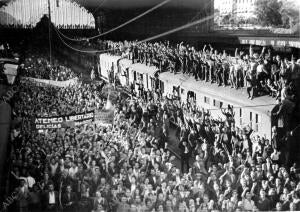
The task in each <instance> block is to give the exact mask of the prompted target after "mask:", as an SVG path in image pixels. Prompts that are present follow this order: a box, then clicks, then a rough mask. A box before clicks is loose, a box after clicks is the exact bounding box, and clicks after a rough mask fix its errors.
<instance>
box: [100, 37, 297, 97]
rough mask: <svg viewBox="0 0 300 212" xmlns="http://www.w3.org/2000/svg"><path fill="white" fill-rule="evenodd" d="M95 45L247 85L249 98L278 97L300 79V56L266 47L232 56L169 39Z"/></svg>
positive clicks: (221, 83)
mask: <svg viewBox="0 0 300 212" xmlns="http://www.w3.org/2000/svg"><path fill="white" fill-rule="evenodd" d="M98 46H99V48H100V49H107V50H110V51H109V52H110V53H111V54H117V55H123V56H127V57H128V58H130V59H131V60H132V62H133V63H136V62H138V63H144V64H146V65H149V66H153V65H154V66H156V67H157V68H158V70H160V71H161V72H163V71H170V72H172V73H174V74H176V73H183V74H187V75H191V76H194V77H195V79H196V80H202V81H206V82H211V83H217V84H218V86H231V87H232V88H236V89H239V88H247V92H248V98H250V99H253V98H254V97H256V96H260V95H266V94H267V95H270V96H272V97H274V98H275V97H277V98H278V97H279V96H280V92H281V90H282V88H283V87H284V86H286V85H288V86H289V87H290V89H291V90H293V89H294V88H295V87H297V85H298V84H299V81H300V59H298V60H296V58H295V57H293V56H292V57H291V58H282V57H280V56H279V55H274V54H273V52H272V51H271V49H267V48H266V47H263V48H262V51H261V53H260V54H258V53H255V52H254V51H253V48H252V46H250V49H249V52H246V51H238V49H236V51H235V54H234V56H231V55H230V54H228V53H227V52H226V51H225V50H223V51H221V52H220V51H218V50H217V49H214V48H213V47H212V46H211V45H208V46H206V45H205V46H204V47H203V49H201V50H199V51H198V50H196V49H195V48H194V47H192V46H189V45H188V44H186V45H184V44H183V42H181V43H180V44H177V45H176V46H174V45H171V44H170V42H168V41H167V42H155V43H151V42H138V41H125V42H113V41H98ZM281 79H282V80H281ZM297 88H298V87H297ZM298 92H300V91H298Z"/></svg>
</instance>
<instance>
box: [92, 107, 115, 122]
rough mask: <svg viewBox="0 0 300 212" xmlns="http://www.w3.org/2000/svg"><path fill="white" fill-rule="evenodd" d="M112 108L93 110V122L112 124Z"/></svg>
mask: <svg viewBox="0 0 300 212" xmlns="http://www.w3.org/2000/svg"><path fill="white" fill-rule="evenodd" d="M113 121H114V110H99V111H96V112H95V123H96V124H100V125H109V124H113Z"/></svg>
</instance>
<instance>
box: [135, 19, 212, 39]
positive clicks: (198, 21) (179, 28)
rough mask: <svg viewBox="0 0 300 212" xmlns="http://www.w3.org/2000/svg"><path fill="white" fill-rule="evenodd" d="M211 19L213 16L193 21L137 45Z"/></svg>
mask: <svg viewBox="0 0 300 212" xmlns="http://www.w3.org/2000/svg"><path fill="white" fill-rule="evenodd" d="M212 18H214V15H210V16H207V17H205V18H202V19H200V20H197V21H193V22H191V23H188V24H185V25H182V26H180V27H177V28H175V29H171V30H169V31H167V32H163V33H161V34H158V35H154V36H152V37H149V38H146V39H144V40H141V41H139V42H138V44H139V43H144V42H147V41H151V40H155V39H157V38H160V37H163V36H166V35H169V34H172V33H174V32H178V31H180V30H183V29H185V28H188V27H191V26H194V25H197V24H201V23H203V22H205V21H208V20H210V19H212Z"/></svg>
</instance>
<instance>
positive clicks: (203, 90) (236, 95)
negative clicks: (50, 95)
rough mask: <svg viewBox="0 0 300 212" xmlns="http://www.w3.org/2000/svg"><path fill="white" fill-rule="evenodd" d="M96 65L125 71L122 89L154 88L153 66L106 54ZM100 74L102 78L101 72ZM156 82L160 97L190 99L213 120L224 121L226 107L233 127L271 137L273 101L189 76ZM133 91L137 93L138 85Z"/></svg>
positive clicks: (161, 78)
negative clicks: (231, 111) (251, 96)
mask: <svg viewBox="0 0 300 212" xmlns="http://www.w3.org/2000/svg"><path fill="white" fill-rule="evenodd" d="M101 60H102V61H101ZM112 63H113V65H112ZM100 66H101V70H105V69H109V67H112V66H113V67H115V66H117V68H114V69H115V74H117V73H122V72H126V73H127V74H126V75H125V76H122V77H125V79H121V80H120V81H121V84H122V85H123V86H128V85H130V84H131V83H133V84H139V83H142V84H143V86H144V88H146V89H149V90H153V88H154V87H155V86H154V81H155V73H156V71H157V69H156V68H155V67H154V66H151V67H149V66H146V65H145V64H139V63H136V64H132V62H131V61H130V60H128V59H124V58H122V59H121V57H117V56H110V55H102V56H100ZM116 70H117V71H116ZM101 73H102V72H101ZM103 74H104V75H103V77H104V79H105V76H106V75H105V71H104V73H103ZM123 75H124V74H123ZM158 81H159V86H160V90H161V92H162V94H163V95H164V96H169V95H173V96H177V97H178V98H180V100H181V101H182V102H185V103H186V102H187V101H188V100H190V99H193V100H194V101H195V102H196V104H197V105H198V106H199V107H203V108H204V109H206V110H209V111H210V113H211V115H212V116H213V117H214V118H216V119H218V118H222V119H225V117H224V115H223V113H222V110H221V109H225V108H228V105H230V106H231V107H233V111H234V114H235V116H234V119H235V123H236V127H239V128H241V129H242V128H244V127H245V126H250V127H251V128H252V129H253V130H254V131H255V132H256V134H257V135H259V136H262V137H265V138H267V139H270V138H271V111H272V109H273V108H274V106H275V105H276V102H275V100H274V99H273V98H271V97H268V96H263V97H257V98H255V99H253V100H250V99H248V98H247V94H246V91H245V90H244V89H239V90H234V89H232V88H229V87H218V86H217V85H216V84H210V83H205V82H202V81H196V80H195V79H194V78H193V77H189V76H187V75H183V74H181V73H179V74H176V75H174V74H172V73H170V72H163V73H160V74H159V77H158ZM135 89H136V91H137V93H138V90H137V89H138V86H136V87H135Z"/></svg>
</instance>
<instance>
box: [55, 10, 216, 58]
mask: <svg viewBox="0 0 300 212" xmlns="http://www.w3.org/2000/svg"><path fill="white" fill-rule="evenodd" d="M212 18H214V15H210V16H207V17H205V18H202V19H200V20H197V21H193V22H191V23H188V24H185V25H182V26H180V27H177V28H175V29H171V30H169V31H167V32H163V33H160V34H158V35H155V36H152V37H149V38H146V39H144V40H141V41H139V42H137V44H140V43H144V42H148V41H152V40H155V39H157V38H160V37H163V36H166V35H169V34H172V33H174V32H177V31H180V30H183V29H185V28H188V27H191V26H194V25H197V24H200V23H203V22H205V21H208V20H210V19H212ZM54 29H55V31H56V32H57V33H58V36H59V38H60V40H61V41H62V42H63V43H64V44H65V45H66V46H67V47H69V48H70V49H73V50H74V51H78V52H82V53H101V52H102V53H105V52H107V51H111V50H114V49H113V48H112V49H107V50H102V51H96V50H94V51H93V50H90V51H87V50H80V49H76V48H74V47H72V46H70V45H69V44H67V43H66V42H65V41H64V40H63V39H62V38H61V36H60V33H59V31H58V29H57V28H55V27H54Z"/></svg>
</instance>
